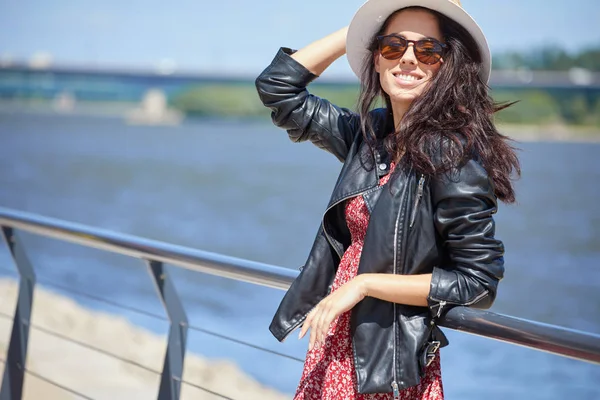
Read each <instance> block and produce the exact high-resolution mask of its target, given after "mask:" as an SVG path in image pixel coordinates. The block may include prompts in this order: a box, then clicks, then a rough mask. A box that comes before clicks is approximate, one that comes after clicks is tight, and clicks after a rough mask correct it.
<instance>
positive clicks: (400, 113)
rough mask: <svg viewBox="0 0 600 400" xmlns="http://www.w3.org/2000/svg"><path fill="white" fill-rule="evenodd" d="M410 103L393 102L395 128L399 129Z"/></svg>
mask: <svg viewBox="0 0 600 400" xmlns="http://www.w3.org/2000/svg"><path fill="white" fill-rule="evenodd" d="M409 106H410V103H409V104H403V103H393V104H392V115H393V116H394V129H398V127H399V126H400V122H402V118H404V114H406V111H407V110H408V107H409Z"/></svg>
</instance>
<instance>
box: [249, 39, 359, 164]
mask: <svg viewBox="0 0 600 400" xmlns="http://www.w3.org/2000/svg"><path fill="white" fill-rule="evenodd" d="M292 53H293V51H292V50H290V49H287V48H281V49H280V50H279V52H278V53H277V55H276V56H275V58H274V59H273V61H272V62H271V64H270V65H269V66H268V67H267V68H266V69H265V70H264V71H263V72H262V73H261V74H260V75H259V76H258V78H256V82H255V83H256V89H257V91H258V95H259V97H260V99H261V101H262V102H263V104H264V105H265V106H266V107H269V108H270V109H271V110H272V113H271V118H272V119H273V123H274V124H275V125H276V126H278V127H281V128H284V129H286V130H287V132H288V135H289V137H290V139H291V140H292V141H294V142H303V141H305V140H310V141H311V142H312V143H314V144H315V145H316V146H317V147H319V148H321V149H323V150H326V151H328V152H330V153H332V154H333V155H335V156H336V157H337V158H338V159H339V160H340V161H342V162H343V161H344V160H345V159H346V155H347V154H348V150H349V148H350V145H351V144H352V142H353V140H354V137H355V135H356V132H358V130H359V128H358V127H359V123H358V120H359V118H358V115H357V114H355V113H353V112H351V111H350V110H348V109H345V108H340V107H337V106H335V105H333V104H331V103H330V102H329V101H327V100H325V99H321V98H319V97H317V96H314V95H311V94H309V93H308V91H307V90H306V86H307V85H308V84H309V83H310V82H311V81H313V80H314V79H316V78H317V76H316V75H314V74H313V73H311V72H310V71H309V70H308V69H306V68H305V67H304V66H303V65H302V64H300V63H299V62H297V61H296V60H294V59H293V58H292V57H290V54H292Z"/></svg>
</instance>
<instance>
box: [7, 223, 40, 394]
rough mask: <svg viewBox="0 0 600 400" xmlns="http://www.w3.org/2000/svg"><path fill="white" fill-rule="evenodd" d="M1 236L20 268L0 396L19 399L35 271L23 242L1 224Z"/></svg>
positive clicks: (21, 390)
mask: <svg viewBox="0 0 600 400" xmlns="http://www.w3.org/2000/svg"><path fill="white" fill-rule="evenodd" d="M1 228H2V236H3V237H4V240H5V241H6V244H7V246H8V248H9V250H10V254H11V256H12V258H13V260H14V262H15V265H16V267H17V270H18V271H19V276H20V279H19V295H18V299H17V306H16V308H15V316H14V318H13V326H12V332H11V334H10V343H9V345H8V351H7V354H6V363H5V364H4V374H3V376H2V387H0V400H20V399H21V398H22V396H23V380H24V377H25V361H26V360H27V345H28V343H29V326H30V325H31V323H30V321H31V307H32V305H33V290H34V286H35V271H34V270H33V267H32V266H31V263H30V262H29V260H28V259H27V255H26V254H25V250H24V249H23V245H22V243H21V242H20V241H19V240H17V236H16V234H15V232H14V231H13V229H12V228H7V227H1Z"/></svg>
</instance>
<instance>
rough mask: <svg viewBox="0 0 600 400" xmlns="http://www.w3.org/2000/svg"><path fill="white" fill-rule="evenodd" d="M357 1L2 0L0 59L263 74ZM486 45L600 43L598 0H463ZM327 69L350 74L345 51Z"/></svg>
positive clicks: (346, 15)
mask: <svg viewBox="0 0 600 400" xmlns="http://www.w3.org/2000/svg"><path fill="white" fill-rule="evenodd" d="M362 3H363V0H344V1H335V0H330V1H327V0H302V1H290V0H280V1H272V0H267V1H248V0H220V1H210V2H207V1H202V0H169V1H166V0H143V1H142V0H101V1H98V0H96V1H89V0H0V58H3V59H7V58H12V59H13V60H28V59H30V58H31V57H32V55H34V54H36V53H38V54H39V53H47V54H51V56H52V59H53V61H54V62H55V63H57V64H58V63H60V64H75V63H76V64H84V65H93V66H124V67H136V68H144V69H149V68H154V67H155V66H156V65H158V64H159V63H160V61H161V60H171V61H169V62H170V63H173V62H174V63H175V65H177V68H178V69H179V70H186V71H194V72H222V73H229V72H231V73H235V74H241V75H254V74H257V73H259V72H260V71H261V70H262V69H263V68H264V67H265V66H266V65H267V64H268V63H269V62H270V60H271V58H272V56H273V55H274V53H275V51H276V50H277V48H278V47H279V46H289V47H295V48H298V47H302V46H303V45H304V44H307V43H309V42H311V41H312V40H315V39H317V38H319V37H321V36H324V35H325V34H327V33H329V32H332V31H334V30H336V29H337V28H340V27H342V26H344V25H347V24H348V23H349V22H350V20H351V18H352V15H353V14H354V12H355V11H356V9H357V8H358V7H359V6H360V5H361V4H362ZM462 4H463V6H464V7H465V9H466V10H467V11H468V12H469V13H470V14H471V15H472V16H473V17H474V18H475V19H476V20H477V22H478V23H479V25H480V26H481V27H482V28H483V30H484V32H485V33H486V35H487V37H488V40H489V43H490V46H491V48H492V51H493V52H494V51H503V50H507V49H516V50H523V49H527V48H528V47H529V46H531V45H534V46H539V45H542V44H553V43H555V44H558V45H560V46H562V47H568V48H569V49H572V50H579V49H581V48H584V47H587V46H591V45H600V27H599V23H598V21H599V20H600V1H598V0H560V1H559V0H496V1H491V0H462ZM326 73H327V74H328V76H330V77H336V76H349V75H351V72H350V69H349V67H348V66H347V63H346V62H345V60H341V61H338V62H336V63H335V64H334V65H333V66H332V67H331V68H330V70H329V71H327V72H326Z"/></svg>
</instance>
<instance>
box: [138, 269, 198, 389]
mask: <svg viewBox="0 0 600 400" xmlns="http://www.w3.org/2000/svg"><path fill="white" fill-rule="evenodd" d="M148 268H149V269H150V275H152V278H153V279H154V282H155V283H156V288H157V289H158V294H159V295H160V298H161V300H162V302H163V305H164V307H165V311H166V312H167V315H168V317H169V320H170V326H169V337H168V339H167V340H168V342H167V351H166V353H165V362H164V364H163V370H162V375H161V378H160V388H159V391H158V400H178V399H179V396H180V394H181V381H182V380H183V361H184V358H185V346H186V341H187V330H188V320H187V317H186V315H185V310H184V309H183V305H182V304H181V300H180V299H179V296H178V295H177V291H176V290H175V286H174V284H173V281H172V280H171V279H170V278H169V275H168V274H167V271H166V270H165V268H164V265H163V263H162V262H158V261H151V260H150V261H148Z"/></svg>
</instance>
